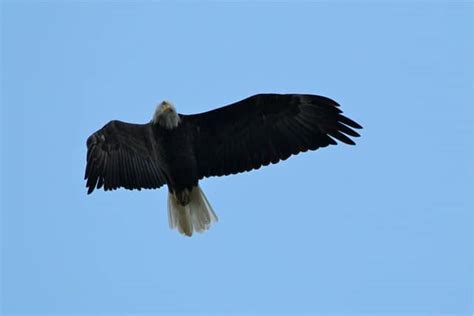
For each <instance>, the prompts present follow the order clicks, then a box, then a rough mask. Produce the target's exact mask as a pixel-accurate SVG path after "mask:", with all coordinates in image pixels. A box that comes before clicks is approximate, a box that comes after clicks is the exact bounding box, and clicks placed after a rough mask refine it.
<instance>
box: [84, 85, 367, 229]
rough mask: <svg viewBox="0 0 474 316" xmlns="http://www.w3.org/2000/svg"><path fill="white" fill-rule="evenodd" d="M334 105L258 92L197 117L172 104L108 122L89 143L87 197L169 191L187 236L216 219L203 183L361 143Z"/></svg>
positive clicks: (173, 217) (177, 224)
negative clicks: (140, 119)
mask: <svg viewBox="0 0 474 316" xmlns="http://www.w3.org/2000/svg"><path fill="white" fill-rule="evenodd" d="M338 107H339V104H338V103H337V102H335V101H334V100H331V99H329V98H327V97H323V96H319V95H310V94H257V95H254V96H251V97H249V98H246V99H244V100H241V101H238V102H236V103H233V104H230V105H227V106H224V107H221V108H218V109H215V110H212V111H208V112H204V113H199V114H193V115H185V114H179V113H177V112H176V108H175V107H174V105H173V104H171V103H170V102H168V101H163V102H161V103H160V104H158V106H157V107H156V110H155V112H154V114H153V117H152V119H151V121H150V122H149V123H146V124H131V123H125V122H121V121H116V120H114V121H110V122H109V123H107V124H106V125H105V126H104V127H103V128H101V129H100V130H98V131H97V132H95V133H94V134H92V135H91V136H90V137H89V138H88V139H87V166H86V171H85V179H86V180H87V184H86V187H87V188H88V191H87V193H88V194H90V193H92V191H94V189H95V188H97V189H100V188H102V187H103V188H104V190H105V191H108V190H115V189H117V188H119V187H123V188H125V189H129V190H133V189H138V190H140V189H142V188H144V189H157V188H159V187H161V186H163V185H165V184H166V185H167V186H168V218H169V224H170V227H171V228H172V229H174V228H177V229H178V231H179V232H180V233H182V234H184V235H186V236H191V235H192V234H193V232H194V231H196V232H201V231H204V230H206V229H208V228H209V227H210V225H211V224H212V223H213V222H216V221H217V216H216V214H215V213H214V211H213V209H212V207H211V205H210V204H209V201H208V200H207V198H206V196H205V195H204V193H203V192H202V190H201V189H200V187H199V185H198V182H199V180H200V179H202V178H204V177H211V176H225V175H230V174H236V173H239V172H245V171H250V170H253V169H258V168H260V167H261V166H267V165H269V164H271V163H272V164H275V163H277V162H279V161H281V160H285V159H287V158H288V157H290V156H291V155H296V154H298V153H300V152H305V151H307V150H316V149H318V148H322V147H326V146H328V145H336V144H337V143H336V140H338V141H341V142H343V143H346V144H350V145H354V144H355V143H354V142H353V141H352V140H351V139H350V138H349V137H348V136H352V137H358V136H359V134H358V133H357V132H356V131H354V130H353V129H360V128H362V127H361V126H360V125H359V124H357V123H356V122H354V121H353V120H351V119H349V118H347V117H345V116H344V115H342V114H341V113H342V111H341V110H340V109H339V108H338Z"/></svg>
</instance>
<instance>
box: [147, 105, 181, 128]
mask: <svg viewBox="0 0 474 316" xmlns="http://www.w3.org/2000/svg"><path fill="white" fill-rule="evenodd" d="M179 121H180V118H179V115H178V112H176V108H175V107H174V105H173V104H172V103H171V102H169V101H163V102H161V103H159V104H158V105H157V106H156V110H155V113H154V114H153V118H152V119H151V122H152V123H153V124H160V126H161V127H163V128H166V129H173V128H175V127H177V126H178V124H179Z"/></svg>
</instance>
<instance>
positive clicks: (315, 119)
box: [182, 94, 362, 178]
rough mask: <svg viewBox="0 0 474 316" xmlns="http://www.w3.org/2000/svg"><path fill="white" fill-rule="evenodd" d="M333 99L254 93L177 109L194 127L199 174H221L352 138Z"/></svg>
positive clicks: (347, 122) (355, 126)
mask: <svg viewBox="0 0 474 316" xmlns="http://www.w3.org/2000/svg"><path fill="white" fill-rule="evenodd" d="M338 106H339V105H338V104H337V103H336V102H335V101H333V100H331V99H329V98H326V97H323V96H317V95H307V94H257V95H254V96H252V97H249V98H247V99H244V100H242V101H239V102H236V103H233V104H230V105H227V106H225V107H222V108H219V109H215V110H212V111H209V112H205V113H200V114H195V115H182V119H184V120H186V121H188V122H189V123H190V126H191V127H192V128H194V138H195V152H196V158H197V162H198V168H199V177H200V178H202V177H209V176H222V175H228V174H234V173H238V172H243V171H249V170H252V169H258V168H260V167H261V166H266V165H268V164H270V163H277V162H278V161H280V160H285V159H287V158H288V157H289V156H290V155H295V154H297V153H299V152H304V151H307V150H315V149H318V148H320V147H326V146H328V145H330V144H333V145H335V144H337V143H336V141H335V139H336V140H339V141H341V142H344V143H346V144H351V145H353V144H355V143H354V142H353V141H352V140H351V139H350V138H349V137H348V136H352V137H358V136H359V134H358V133H357V132H356V131H354V130H353V129H358V128H362V127H361V126H360V125H359V124H357V123H356V122H354V121H353V120H351V119H349V118H347V117H345V116H343V115H342V114H341V113H342V111H341V110H339V108H338Z"/></svg>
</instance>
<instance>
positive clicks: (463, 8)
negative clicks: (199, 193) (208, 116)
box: [0, 1, 474, 315]
mask: <svg viewBox="0 0 474 316" xmlns="http://www.w3.org/2000/svg"><path fill="white" fill-rule="evenodd" d="M1 11H2V12H1V27H2V30H1V39H2V41H1V44H2V48H1V53H2V57H1V61H2V66H1V74H2V82H1V88H2V89H1V92H2V98H1V102H2V103H1V129H0V130H1V133H2V137H1V140H2V144H1V166H2V169H1V179H2V182H1V211H2V217H1V221H2V222H1V245H2V252H1V255H2V257H1V265H2V266H1V272H2V274H1V302H0V305H1V309H2V312H3V313H4V314H5V315H13V314H18V313H20V314H21V313H23V314H32V315H34V314H40V313H41V314H57V315H72V314H75V315H93V314H111V315H112V314H134V315H137V314H156V315H171V314H179V315H193V314H201V315H212V314H214V315H223V314H227V315H257V314H267V315H275V314H281V315H284V314H287V315H295V314H335V315H336V314H340V315H352V314H368V313H373V314H377V315H378V314H387V315H388V314H390V315H421V314H430V315H432V314H452V315H470V314H472V312H473V311H474V299H473V297H474V215H473V212H474V198H473V196H474V195H473V192H474V190H473V189H474V142H473V139H474V138H473V137H474V4H473V3H467V2H464V3H463V2H455V1H446V2H431V3H430V2H424V1H416V2H408V1H407V2H397V1H392V2H389V3H385V4H381V3H378V2H375V1H374V2H371V1H364V2H334V3H330V2H317V3H308V2H300V3H296V2H289V1H288V2H279V3H268V2H259V3H249V2H232V3H223V4H219V3H216V2H202V3H188V2H179V3H176V4H172V3H166V2H165V3H161V2H146V1H139V2H133V3H132V2H97V3H93V2H89V1H81V2H74V3H65V2H59V1H57V2H56V1H51V2H50V1H43V2H40V3H33V2H26V1H6V2H5V1H4V2H3V3H2V6H1ZM259 92H280V93H292V92H293V93H296V92H299V93H314V94H322V95H326V96H329V97H332V98H334V99H335V100H337V101H338V102H339V103H341V105H342V109H343V110H344V112H345V114H347V115H348V116H349V117H351V118H353V119H355V120H357V121H358V122H359V123H361V124H362V125H363V126H364V127H365V128H364V130H363V131H362V137H361V138H360V139H358V144H357V146H355V147H353V146H345V145H338V146H331V147H330V148H325V149H322V150H319V151H316V152H311V153H306V154H303V155H299V156H296V157H292V158H291V159H289V160H287V161H285V162H283V163H280V164H278V165H273V166H271V167H267V168H264V169H260V170H258V171H253V172H251V173H245V174H240V175H236V176H231V177H223V178H210V179H205V180H204V181H202V182H201V186H202V188H203V190H204V191H205V193H206V194H207V197H208V198H209V200H210V202H211V204H212V205H213V207H214V209H215V210H216V212H217V214H218V216H219V219H220V221H219V222H218V223H217V224H216V225H215V226H213V227H212V229H211V230H210V231H207V232H206V233H204V234H198V235H196V236H193V237H192V238H191V239H189V238H185V237H183V236H181V235H179V234H178V233H177V232H176V231H171V230H170V229H169V228H168V219H167V212H166V198H167V190H166V189H161V190H157V191H141V192H137V191H133V192H132V191H126V190H119V191H114V192H104V191H98V192H94V194H92V195H90V196H87V195H86V190H85V182H84V181H83V173H84V167H85V154H86V146H85V141H86V138H87V137H88V136H89V135H90V134H91V133H93V132H94V131H96V130H97V129H99V128H101V127H102V126H103V125H104V124H105V123H107V122H108V121H109V120H111V119H120V120H123V121H129V122H137V123H138V122H140V123H141V122H147V121H149V120H150V118H151V115H152V113H153V111H154V108H155V104H156V103H157V102H159V101H161V100H163V99H169V100H171V101H173V102H174V103H175V104H176V106H177V109H178V111H179V112H182V113H196V112H202V111H206V110H209V109H212V108H215V107H218V106H222V105H225V104H228V103H231V102H234V101H237V100H240V99H242V98H245V97H247V96H250V95H252V94H255V93H259Z"/></svg>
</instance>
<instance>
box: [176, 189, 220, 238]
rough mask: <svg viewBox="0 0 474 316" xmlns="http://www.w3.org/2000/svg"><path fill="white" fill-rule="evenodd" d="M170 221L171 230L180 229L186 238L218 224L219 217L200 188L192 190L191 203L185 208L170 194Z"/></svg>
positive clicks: (190, 194)
mask: <svg viewBox="0 0 474 316" xmlns="http://www.w3.org/2000/svg"><path fill="white" fill-rule="evenodd" d="M168 219H169V223H170V227H171V229H175V228H178V231H179V232H180V233H181V234H183V235H186V236H192V234H193V232H202V231H205V230H206V229H209V227H211V224H212V223H214V222H217V216H216V214H215V213H214V211H213V210H212V207H211V204H209V201H208V200H207V198H206V196H205V195H204V192H202V190H201V188H200V187H199V186H196V187H194V188H193V189H192V190H191V192H190V193H189V203H188V204H187V205H185V206H182V205H181V204H180V203H179V201H178V200H177V199H176V197H175V196H174V195H173V194H172V193H168Z"/></svg>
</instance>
